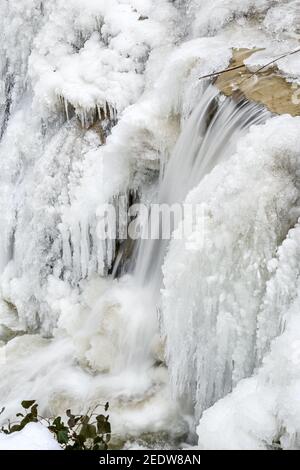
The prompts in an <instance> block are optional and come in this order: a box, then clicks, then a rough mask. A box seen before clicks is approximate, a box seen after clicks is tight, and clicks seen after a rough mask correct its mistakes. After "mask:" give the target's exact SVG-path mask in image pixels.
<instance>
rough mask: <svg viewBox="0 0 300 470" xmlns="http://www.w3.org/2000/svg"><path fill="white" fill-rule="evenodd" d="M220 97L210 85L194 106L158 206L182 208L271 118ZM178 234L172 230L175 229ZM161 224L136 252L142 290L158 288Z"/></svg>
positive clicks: (164, 245)
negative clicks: (256, 126) (253, 127)
mask: <svg viewBox="0 0 300 470" xmlns="http://www.w3.org/2000/svg"><path fill="white" fill-rule="evenodd" d="M218 96H219V91H218V90H217V88H215V87H214V86H213V85H209V86H208V87H207V89H206V91H205V92H204V94H203V96H202V98H201V100H200V102H199V104H198V105H197V106H196V108H195V110H194V111H193V113H192V115H191V116H190V118H189V120H188V122H187V124H186V125H185V127H184V129H183V131H182V133H181V136H180V137H179V140H178V142H177V144H176V146H175V149H174V151H173V154H172V156H171V158H170V161H169V163H168V165H167V168H166V173H165V176H164V178H163V180H162V182H161V184H160V188H159V192H158V198H157V201H156V202H157V203H158V204H168V205H172V204H174V203H183V202H184V200H185V197H186V196H187V194H188V193H189V191H190V190H191V189H193V188H194V187H195V186H196V185H197V184H198V183H199V182H200V181H201V179H202V178H204V176H205V175H206V174H208V173H209V172H210V171H211V170H212V169H213V168H214V166H215V165H217V164H218V163H220V162H221V161H224V160H226V158H228V157H229V156H230V155H232V154H233V153H234V151H235V148H236V144H237V142H238V140H239V139H240V138H241V137H242V136H243V135H244V134H245V133H246V132H247V131H248V129H249V127H250V126H251V125H253V124H259V123H262V122H264V121H265V120H266V118H267V117H268V116H270V113H269V112H268V111H267V110H266V109H265V108H263V107H262V106H261V105H259V104H257V103H254V102H249V101H247V100H245V99H244V98H242V97H240V96H237V98H236V100H232V99H230V98H223V100H222V99H221V103H217V100H218ZM174 228H176V227H174ZM160 231H161V227H160V221H159V220H158V221H157V226H156V227H155V228H154V230H153V228H152V233H154V234H156V237H155V238H156V239H151V240H147V239H146V240H143V242H142V243H141V244H140V247H139V250H138V256H137V261H136V266H135V269H134V273H135V278H136V280H137V282H138V283H140V284H141V285H146V284H147V285H148V286H149V284H151V285H153V286H155V288H156V289H155V290H156V292H157V289H158V288H159V287H160V286H161V280H162V279H161V277H162V274H161V266H162V262H163V258H164V255H165V251H166V248H167V245H168V240H161V239H159V238H160V236H159V234H160Z"/></svg>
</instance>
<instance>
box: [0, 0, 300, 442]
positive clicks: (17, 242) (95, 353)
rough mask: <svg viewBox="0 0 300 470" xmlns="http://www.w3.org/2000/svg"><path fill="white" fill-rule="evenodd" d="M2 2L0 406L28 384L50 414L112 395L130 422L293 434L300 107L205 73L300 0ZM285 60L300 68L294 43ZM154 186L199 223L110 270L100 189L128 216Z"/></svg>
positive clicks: (284, 46) (176, 431)
mask: <svg viewBox="0 0 300 470" xmlns="http://www.w3.org/2000/svg"><path fill="white" fill-rule="evenodd" d="M0 10H1V18H0V35H1V44H2V45H1V48H0V221H1V234H0V271H1V279H0V292H1V303H0V341H1V343H0V362H1V366H0V367H1V379H0V396H1V400H2V401H3V405H5V406H6V411H5V413H4V414H3V415H1V419H2V420H4V419H6V418H7V417H8V416H10V415H11V414H13V413H14V412H15V411H18V405H19V403H20V401H21V400H22V399H31V398H34V399H36V400H37V401H38V402H39V404H40V407H41V409H42V410H43V412H44V413H49V414H50V413H56V412H58V413H62V412H64V410H65V409H67V408H70V407H71V408H76V409H78V410H81V411H84V407H86V405H87V403H88V404H91V403H96V402H98V401H102V400H109V401H110V403H111V409H112V417H111V420H112V427H113V429H115V432H116V435H117V436H118V438H119V437H120V439H121V440H122V441H123V442H125V441H126V439H128V437H129V436H134V438H135V439H136V438H138V437H140V436H143V435H146V434H149V432H151V433H152V434H155V435H156V438H157V439H162V437H161V436H162V435H164V436H165V435H166V434H165V433H167V434H168V436H169V437H168V439H169V440H170V442H171V443H172V445H175V442H177V444H178V442H179V441H180V442H183V441H184V440H185V439H190V440H191V437H193V436H195V432H194V431H195V427H196V425H198V428H197V432H198V436H199V446H200V447H201V448H215V447H220V448H268V447H270V446H272V445H273V444H274V442H275V441H276V442H278V440H279V441H280V445H281V447H283V448H295V447H299V446H300V443H299V442H298V441H299V438H298V435H299V431H300V414H299V410H298V408H299V407H298V398H297V396H298V395H299V393H298V392H299V378H298V375H299V374H298V363H299V360H298V359H299V357H298V356H299V338H298V336H299V335H298V331H299V325H298V323H299V322H298V307H299V298H298V295H299V285H298V284H299V282H298V278H299V272H298V271H299V270H298V264H299V263H298V260H299V256H300V254H299V225H298V217H299V215H300V213H299V196H300V193H299V174H300V173H299V171H300V160H299V159H300V140H299V135H300V132H299V131H300V121H299V119H300V118H299V117H291V116H288V115H284V116H270V115H267V114H266V112H265V111H264V110H261V109H259V110H257V108H256V107H255V106H254V111H253V106H252V107H251V105H250V107H249V108H247V107H246V108H243V106H241V105H240V106H238V105H234V103H233V102H231V101H230V99H229V100H227V101H226V102H225V103H224V101H223V98H222V97H220V96H219V95H218V92H217V90H216V89H213V88H212V87H209V86H208V85H209V83H208V81H207V80H199V77H201V76H203V75H207V74H210V73H213V72H216V71H218V70H222V69H224V68H226V67H227V65H228V64H229V62H230V59H231V57H232V48H257V49H263V50H259V51H257V52H255V53H254V54H252V55H251V57H250V58H249V59H248V61H247V65H248V67H249V68H251V70H253V71H255V70H257V69H258V68H259V67H260V66H261V65H262V64H265V63H266V62H268V61H271V60H272V59H273V58H274V57H278V56H279V55H281V54H283V53H284V52H288V51H292V50H295V49H296V48H297V47H299V29H298V23H299V22H298V21H297V18H298V17H299V4H298V2H297V1H295V0H290V1H280V0H272V1H271V0H231V1H227V0H216V1H215V2H211V1H210V0H175V1H171V0H110V1H109V2H108V1H107V0H84V1H83V0H70V1H68V2H63V1H62V0H54V1H52V2H46V1H44V0H8V1H6V0H0ZM278 73H279V74H280V75H281V76H282V77H284V78H285V79H287V80H288V81H289V82H293V83H294V84H295V85H297V83H298V82H299V79H300V77H299V55H298V56H297V55H293V56H289V57H286V58H284V59H282V60H281V61H280V62H278ZM212 90H213V91H212ZM209 93H211V95H209ZM208 95H209V97H208ZM199 103H200V105H199ZM205 103H206V104H205ZM205 106H206V107H205ZM216 107H217V108H218V111H217V112H216ZM241 108H242V110H243V109H244V110H245V115H246V117H247V116H248V115H249V119H247V118H246V119H244V120H243V119H240V118H241V114H239V113H240V112H241ZM255 110H256V111H257V113H258V114H255V113H256V111H255ZM242 112H243V111H242ZM253 112H254V114H253ZM222 113H223V114H222ZM216 116H217V117H216ZM218 116H219V117H218ZM244 118H245V116H244ZM251 124H255V125H253V126H252V127H251ZM206 126H207V128H208V129H210V131H209V132H207V133H206V131H207V128H206ZM209 126H211V127H209ZM193 133H194V134H193ZM197 133H198V134H197ZM199 134H200V137H201V139H202V140H203V142H202V140H201V139H197V137H199ZM176 142H177V145H176ZM201 142H202V144H201ZM201 145H202V146H201ZM201 149H202V150H201ZM196 155H198V156H199V155H200V157H201V158H200V157H199V161H198V163H199V164H198V163H197V162H196V163H197V164H196V165H195V166H193V165H192V164H189V161H190V162H193V158H194V157H195V156H196ZM181 159H186V160H185V162H184V163H182V160H181ZM189 159H190V160H189ZM203 162H204V163H203ZM168 163H169V164H168ZM201 165H202V166H201ZM162 175H165V179H163V176H162ZM172 185H173V187H172ZM157 197H158V198H161V200H162V201H165V200H167V201H171V202H172V201H174V200H175V201H179V202H187V203H189V204H192V205H194V206H195V205H200V207H201V211H200V213H199V214H198V215H197V217H196V219H195V220H194V233H193V236H191V238H189V239H183V240H176V237H174V239H172V240H171V242H170V244H169V246H167V244H165V245H164V246H163V247H162V245H161V244H160V243H158V244H157V243H156V244H154V245H152V246H150V245H149V244H148V245H147V246H145V245H144V244H143V243H142V244H141V246H140V256H138V257H137V263H136V267H135V269H134V270H132V272H131V273H127V274H125V275H123V276H121V277H120V278H119V279H114V278H113V276H112V272H114V273H116V272H117V271H118V266H119V265H118V263H116V258H117V259H119V258H118V256H119V255H120V252H121V251H120V242H119V241H117V240H114V239H112V240H105V241H103V240H101V239H100V238H99V236H98V228H99V225H98V223H99V219H101V214H102V213H101V211H102V208H103V205H105V204H107V203H112V204H114V205H115V207H116V208H117V209H118V213H119V216H120V217H119V220H118V223H117V225H116V226H115V221H114V220H109V222H108V225H109V227H110V229H111V230H112V231H113V230H115V231H116V233H119V234H121V233H123V232H124V229H126V226H127V219H126V216H125V215H126V212H127V209H128V206H129V205H130V204H131V202H134V201H135V200H142V201H145V202H146V203H147V204H148V203H149V202H150V201H151V200H153V199H154V200H157ZM179 228H180V227H179ZM204 229H205V231H204V238H203V237H202V238H201V237H200V239H199V237H198V236H197V234H198V235H199V234H200V235H203V230H204ZM199 240H200V241H199ZM157 248H158V251H156V250H157ZM153 250H154V255H153ZM165 254H166V257H165V258H164V256H165ZM153 259H154V260H156V261H155V262H154V264H155V266H154V268H153V265H152V264H151V260H152V261H153ZM162 265H163V273H162ZM149 267H151V269H149ZM152 268H153V269H152ZM149 272H150V273H152V274H151V276H150V277H151V279H150V280H149V277H147V275H149ZM154 284H155V289H152V287H153V285H154ZM160 288H162V295H161V298H160V293H159V289H160ZM157 310H158V311H159V315H157ZM164 344H165V353H164ZM182 403H185V405H186V406H182ZM225 430H226V432H225ZM229 431H230V432H229ZM161 433H163V434H161ZM157 436H158V437H157ZM159 436H160V437H159ZM2 445H3V443H2V441H1V440H0V447H1V446H2ZM9 445H15V446H16V447H17V446H19V445H22V443H21V444H17V443H16V444H9ZM49 445H50V443H49Z"/></svg>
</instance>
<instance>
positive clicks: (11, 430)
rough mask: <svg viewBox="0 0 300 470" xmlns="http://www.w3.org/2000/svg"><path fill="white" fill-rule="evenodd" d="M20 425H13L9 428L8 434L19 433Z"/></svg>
mask: <svg viewBox="0 0 300 470" xmlns="http://www.w3.org/2000/svg"><path fill="white" fill-rule="evenodd" d="M20 430H21V429H20V425H19V424H14V425H13V426H12V427H11V428H10V432H11V433H13V432H17V431H20Z"/></svg>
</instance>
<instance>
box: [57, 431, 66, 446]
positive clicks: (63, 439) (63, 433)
mask: <svg viewBox="0 0 300 470" xmlns="http://www.w3.org/2000/svg"><path fill="white" fill-rule="evenodd" d="M57 441H58V442H59V443H60V444H67V443H68V442H69V433H68V430H67V428H66V429H64V430H60V431H58V433H57Z"/></svg>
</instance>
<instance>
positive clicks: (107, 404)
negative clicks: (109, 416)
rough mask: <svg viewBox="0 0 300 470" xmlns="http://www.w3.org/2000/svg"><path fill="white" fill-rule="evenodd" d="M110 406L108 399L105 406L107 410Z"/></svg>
mask: <svg viewBox="0 0 300 470" xmlns="http://www.w3.org/2000/svg"><path fill="white" fill-rule="evenodd" d="M108 408H109V403H108V401H107V402H106V403H105V407H104V409H105V411H107V410H108Z"/></svg>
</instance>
